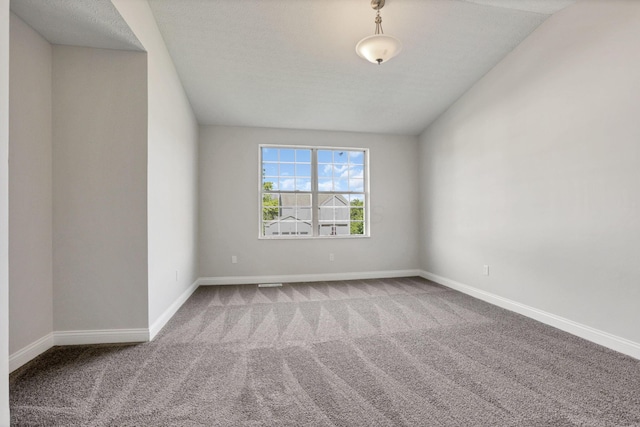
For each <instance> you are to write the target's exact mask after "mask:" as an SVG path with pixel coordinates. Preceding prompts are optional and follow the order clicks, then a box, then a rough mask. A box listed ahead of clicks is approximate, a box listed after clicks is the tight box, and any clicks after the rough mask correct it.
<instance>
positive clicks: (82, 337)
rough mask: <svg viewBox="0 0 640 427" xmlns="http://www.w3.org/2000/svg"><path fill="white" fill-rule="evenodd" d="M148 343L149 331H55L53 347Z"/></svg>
mask: <svg viewBox="0 0 640 427" xmlns="http://www.w3.org/2000/svg"><path fill="white" fill-rule="evenodd" d="M147 341H149V330H148V329H146V328H140V329H101V330H90V331H56V332H54V333H53V342H54V345H84V344H114V343H131V342H147Z"/></svg>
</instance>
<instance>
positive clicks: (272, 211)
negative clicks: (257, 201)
mask: <svg viewBox="0 0 640 427" xmlns="http://www.w3.org/2000/svg"><path fill="white" fill-rule="evenodd" d="M262 188H263V189H264V191H271V190H273V182H265V183H263V184H262ZM278 211H279V208H278V198H277V197H276V196H275V195H273V194H267V193H264V194H263V195H262V220H263V221H273V220H274V219H276V218H277V217H278Z"/></svg>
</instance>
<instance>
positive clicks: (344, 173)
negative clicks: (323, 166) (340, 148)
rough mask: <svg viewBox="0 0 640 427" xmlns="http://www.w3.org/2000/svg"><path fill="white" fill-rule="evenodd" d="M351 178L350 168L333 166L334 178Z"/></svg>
mask: <svg viewBox="0 0 640 427" xmlns="http://www.w3.org/2000/svg"><path fill="white" fill-rule="evenodd" d="M348 176H349V166H348V165H346V164H343V165H334V166H333V177H334V178H347V177H348Z"/></svg>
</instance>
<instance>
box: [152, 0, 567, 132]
mask: <svg viewBox="0 0 640 427" xmlns="http://www.w3.org/2000/svg"><path fill="white" fill-rule="evenodd" d="M572 2H573V0H468V1H461V0H429V1H425V0H387V2H386V5H385V7H384V8H383V9H382V11H381V14H382V18H383V27H384V30H385V32H386V33H387V34H391V35H394V36H396V37H398V38H399V39H400V40H401V41H402V43H403V45H404V46H403V51H402V52H401V53H400V55H398V56H397V57H396V58H394V59H393V60H391V61H389V62H388V63H385V64H382V65H374V64H370V63H368V62H366V61H365V60H363V59H361V58H359V57H358V56H357V54H356V53H355V50H354V47H355V45H356V43H357V42H358V41H359V40H360V39H361V38H363V37H365V36H368V35H371V34H373V30H374V27H375V25H374V22H373V20H374V11H373V10H372V9H371V7H370V0H324V1H319V0H269V1H265V0H241V1H240V0H180V1H178V0H149V4H150V5H151V9H152V10H153V13H154V15H155V17H156V20H157V22H158V26H159V28H160V31H161V32H162V35H163V37H164V39H165V42H166V44H167V47H168V49H169V52H170V53H171V56H172V57H173V60H174V62H175V64H176V67H177V69H178V73H179V74H180V76H181V79H182V82H183V85H184V87H185V89H186V91H187V94H188V96H189V99H190V100H191V103H192V106H193V108H194V110H195V112H196V115H197V118H198V121H199V122H200V124H205V125H207V124H222V125H238V126H261V127H281V128H298V129H328V130H343V131H361V132H362V131H364V132H376V133H394V134H411V135H416V134H418V133H420V132H421V131H422V130H423V129H424V128H425V127H426V126H427V125H428V124H429V123H430V122H432V121H433V120H434V119H435V118H436V117H438V116H439V115H440V114H441V113H442V112H443V111H445V110H446V109H447V108H448V107H449V106H450V105H451V104H452V103H453V102H454V101H455V100H456V99H458V98H459V97H460V96H461V95H462V94H463V93H464V92H465V91H466V90H468V89H469V88H470V87H471V86H472V85H473V84H474V83H475V82H476V81H477V80H478V79H479V78H481V77H482V76H483V75H484V74H485V73H486V72H488V71H489V70H490V69H491V68H492V67H493V66H495V65H496V64H497V63H498V62H499V61H500V60H501V59H502V58H503V57H504V56H505V55H506V54H507V53H509V52H510V51H511V50H512V49H513V48H514V47H515V46H517V45H518V44H519V43H520V42H521V41H522V40H523V39H524V38H525V37H527V35H528V34H530V33H531V32H532V31H533V30H534V29H535V28H536V27H537V26H538V25H540V24H541V23H542V22H543V21H544V20H545V19H546V18H548V17H549V16H550V15H549V14H550V13H553V12H555V11H556V10H558V9H561V8H562V7H564V6H566V5H568V4H569V3H572Z"/></svg>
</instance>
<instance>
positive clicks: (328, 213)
mask: <svg viewBox="0 0 640 427" xmlns="http://www.w3.org/2000/svg"><path fill="white" fill-rule="evenodd" d="M333 211H334V208H333V207H332V206H321V207H320V215H319V216H318V220H319V221H320V222H321V223H322V222H326V221H331V222H333Z"/></svg>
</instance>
